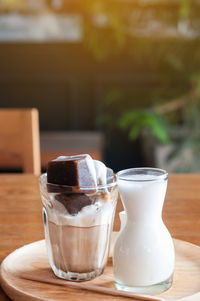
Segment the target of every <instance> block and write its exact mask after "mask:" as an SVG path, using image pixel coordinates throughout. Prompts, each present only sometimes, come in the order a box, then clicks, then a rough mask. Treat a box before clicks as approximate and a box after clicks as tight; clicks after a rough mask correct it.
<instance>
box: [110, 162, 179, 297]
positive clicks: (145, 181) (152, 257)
mask: <svg viewBox="0 0 200 301" xmlns="http://www.w3.org/2000/svg"><path fill="white" fill-rule="evenodd" d="M167 178H168V174H167V172H166V171H164V170H161V169H153V168H137V169H128V170H123V171H120V172H119V173H118V174H117V183H118V187H119V191H120V195H121V199H122V202H123V205H124V208H125V212H126V218H125V219H123V220H125V222H126V224H125V225H124V226H123V227H122V229H121V231H120V233H119V236H118V238H117V241H116V244H115V248H114V254H113V264H114V281H115V285H116V287H117V288H118V289H121V290H126V291H133V292H138V293H149V294H154V293H155V294H156V293H160V292H162V291H164V290H166V289H168V288H169V287H170V286H171V284H172V278H173V272H174V246H173V241H172V238H171V235H170V234H169V232H168V230H167V228H166V226H165V225H164V223H163V220H162V208H163V202H164V198H165V194H166V188H167Z"/></svg>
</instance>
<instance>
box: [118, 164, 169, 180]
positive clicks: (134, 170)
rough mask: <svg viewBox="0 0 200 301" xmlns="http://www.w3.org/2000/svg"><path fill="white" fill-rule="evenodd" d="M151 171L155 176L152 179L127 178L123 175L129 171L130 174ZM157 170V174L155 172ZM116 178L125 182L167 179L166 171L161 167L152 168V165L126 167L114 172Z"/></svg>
mask: <svg viewBox="0 0 200 301" xmlns="http://www.w3.org/2000/svg"><path fill="white" fill-rule="evenodd" d="M148 171H149V172H152V174H150V175H152V176H155V177H154V178H152V179H127V178H126V177H123V176H124V175H127V174H128V173H130V174H131V175H132V174H133V175H134V174H135V175H137V174H148V173H144V172H148ZM137 172H138V173H137ZM156 172H157V174H156ZM116 177H117V180H123V181H127V182H156V181H159V180H167V179H168V172H167V171H166V170H164V169H161V168H153V167H136V168H128V169H123V170H120V171H118V172H117V173H116Z"/></svg>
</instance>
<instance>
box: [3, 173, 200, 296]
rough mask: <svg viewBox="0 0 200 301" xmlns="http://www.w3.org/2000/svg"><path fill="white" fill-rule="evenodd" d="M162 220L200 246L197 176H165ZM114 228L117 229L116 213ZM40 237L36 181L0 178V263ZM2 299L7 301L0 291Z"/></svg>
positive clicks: (175, 233) (22, 177) (176, 234)
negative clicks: (166, 184)
mask: <svg viewBox="0 0 200 301" xmlns="http://www.w3.org/2000/svg"><path fill="white" fill-rule="evenodd" d="M119 210H122V205H121V204H120V202H119V204H118V208H117V211H119ZM163 218H164V222H165V224H166V226H167V227H168V229H169V231H170V232H171V234H172V236H173V237H176V238H179V239H182V240H186V241H189V242H192V243H195V244H197V245H200V174H191V175H175V174H174V175H170V176H169V182H168V191H167V196H166V200H165V205H164V210H163ZM114 228H115V230H118V229H119V218H118V214H117V215H116V219H115V226H114ZM43 238H44V235H43V225H42V215H41V201H40V195H39V187H38V179H37V178H36V177H35V176H33V175H20V174H18V175H14V174H12V175H11V174H9V175H0V262H1V261H2V260H3V259H4V258H5V257H6V256H7V255H8V254H9V253H10V252H12V251H13V250H15V249H16V248H19V247H20V246H23V245H24V244H28V243H30V242H33V241H37V240H40V239H43ZM3 300H4V301H5V300H10V299H9V298H8V297H7V296H6V295H5V294H4V293H3V291H2V290H1V289H0V301H3Z"/></svg>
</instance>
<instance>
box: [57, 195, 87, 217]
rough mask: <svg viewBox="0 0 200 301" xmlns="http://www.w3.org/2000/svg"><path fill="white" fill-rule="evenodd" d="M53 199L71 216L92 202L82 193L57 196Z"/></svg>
mask: <svg viewBox="0 0 200 301" xmlns="http://www.w3.org/2000/svg"><path fill="white" fill-rule="evenodd" d="M55 199H56V200H57V201H59V202H60V203H61V204H62V205H63V206H64V207H65V208H66V209H67V211H68V213H69V214H71V215H76V214H78V212H79V211H80V210H81V209H82V208H83V207H86V206H89V205H91V204H92V200H91V199H90V197H89V196H87V195H85V194H83V193H74V194H65V193H61V194H57V195H56V197H55Z"/></svg>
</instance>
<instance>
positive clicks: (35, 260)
mask: <svg viewBox="0 0 200 301" xmlns="http://www.w3.org/2000/svg"><path fill="white" fill-rule="evenodd" d="M174 245H175V252H176V265H175V274H174V282H173V285H172V287H171V288H170V289H169V290H168V291H166V292H164V293H163V294H161V295H159V296H162V297H163V298H165V300H166V301H168V300H179V301H180V300H181V301H183V300H184V301H199V300H200V247H198V246H196V245H193V244H190V243H188V242H184V241H181V240H176V239H174ZM163 260H164V259H163ZM112 270H113V269H112V260H111V259H110V260H109V261H108V265H107V267H106V269H105V272H104V274H103V275H101V276H100V277H98V278H96V279H94V280H92V281H90V283H92V284H95V285H99V286H104V287H111V288H114V284H113V271H112ZM20 273H22V274H29V275H40V276H42V277H46V278H48V279H49V278H51V279H55V278H56V277H55V276H54V274H53V272H52V270H51V268H50V266H49V262H48V259H47V254H46V248H45V242H44V240H41V241H37V242H34V243H32V244H28V245H25V246H24V247H22V248H20V249H17V250H16V251H14V252H13V253H11V254H10V255H8V256H7V257H6V258H5V259H4V261H3V263H2V265H1V285H2V288H3V289H4V291H5V292H6V294H7V295H8V296H9V297H10V298H11V299H12V300H14V301H18V300H20V301H25V300H26V301H27V300H31V301H32V300H34V301H35V300H46V301H47V300H48V301H50V300H51V301H53V300H54V301H58V300H60V301H64V300H69V301H72V300H73V301H75V300H81V301H86V300H87V301H94V300H116V299H117V300H118V301H120V300H125V298H124V297H117V298H116V297H114V296H106V295H101V294H98V293H92V292H87V291H83V290H76V289H72V288H66V287H62V286H56V285H51V284H45V283H40V282H35V281H31V280H25V279H21V278H19V277H18V276H16V274H20ZM126 300H128V299H127V298H126Z"/></svg>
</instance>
